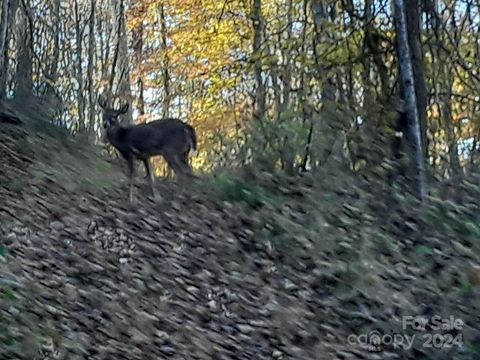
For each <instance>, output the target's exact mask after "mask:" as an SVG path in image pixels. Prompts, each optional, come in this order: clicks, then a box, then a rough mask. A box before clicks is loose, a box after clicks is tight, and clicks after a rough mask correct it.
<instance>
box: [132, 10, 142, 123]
mask: <svg viewBox="0 0 480 360" xmlns="http://www.w3.org/2000/svg"><path fill="white" fill-rule="evenodd" d="M133 8H134V9H135V11H136V12H135V17H137V18H139V19H142V18H143V16H145V7H144V4H143V3H142V1H136V2H135V5H134V7H133ZM143 33H144V31H143V21H142V20H141V21H139V22H138V24H137V25H136V26H135V27H134V28H133V29H132V40H133V46H132V47H133V53H134V56H135V76H136V80H135V83H136V85H137V91H138V95H137V99H136V106H137V109H138V112H139V113H140V116H142V115H145V99H144V85H143V74H142V71H143V67H142V61H143V36H144V34H143Z"/></svg>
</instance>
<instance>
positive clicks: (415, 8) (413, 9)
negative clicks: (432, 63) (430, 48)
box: [405, 0, 428, 157]
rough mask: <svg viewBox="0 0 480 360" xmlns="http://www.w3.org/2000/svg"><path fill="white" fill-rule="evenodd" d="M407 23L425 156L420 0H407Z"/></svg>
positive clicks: (425, 98)
mask: <svg viewBox="0 0 480 360" xmlns="http://www.w3.org/2000/svg"><path fill="white" fill-rule="evenodd" d="M405 6H406V8H405V10H406V24H407V29H408V44H409V46H410V56H411V61H412V69H413V79H414V85H415V95H416V98H417V110H418V118H419V122H420V133H421V136H422V137H421V140H422V151H423V154H424V157H426V155H427V150H428V139H427V106H428V95H427V84H426V81H425V73H424V66H423V52H422V44H421V33H420V13H421V11H420V2H419V1H418V0H405Z"/></svg>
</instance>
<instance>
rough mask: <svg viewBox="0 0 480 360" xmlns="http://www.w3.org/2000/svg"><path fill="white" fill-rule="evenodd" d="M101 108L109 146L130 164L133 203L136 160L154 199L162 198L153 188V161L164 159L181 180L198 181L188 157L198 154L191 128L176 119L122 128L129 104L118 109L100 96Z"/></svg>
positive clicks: (193, 131) (130, 199)
mask: <svg viewBox="0 0 480 360" xmlns="http://www.w3.org/2000/svg"><path fill="white" fill-rule="evenodd" d="M98 104H99V105H100V108H101V109H102V120H103V127H104V129H105V130H106V135H107V139H108V142H109V143H110V144H111V145H113V147H114V148H115V149H117V151H118V152H119V153H120V154H121V155H122V157H123V158H124V159H125V160H126V161H127V165H128V172H129V201H130V203H134V196H133V192H134V187H135V175H136V174H135V172H136V169H135V161H136V160H141V161H142V162H143V164H144V165H145V170H146V173H147V177H148V179H149V183H150V187H151V190H152V194H153V196H154V198H155V199H158V198H159V196H158V193H157V191H156V189H155V186H154V173H153V171H152V166H151V164H150V157H152V156H155V155H161V156H163V158H164V159H165V161H166V162H167V164H168V165H169V166H170V167H171V168H172V169H173V171H174V172H175V175H176V176H178V177H179V178H195V176H194V174H193V172H192V169H191V168H190V165H189V163H188V155H189V153H190V152H191V151H192V152H196V151H197V135H196V132H195V129H194V128H193V127H192V126H190V125H189V124H187V123H185V122H183V121H181V120H179V119H176V118H165V119H160V120H154V121H151V122H148V123H142V124H137V125H122V124H120V122H119V120H118V117H119V116H120V115H122V114H125V113H126V112H127V111H128V108H129V104H128V102H125V103H124V104H123V105H121V106H120V108H118V109H115V108H113V107H110V106H108V102H107V99H106V98H105V97H104V96H103V95H100V96H99V97H98Z"/></svg>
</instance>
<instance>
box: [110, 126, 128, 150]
mask: <svg viewBox="0 0 480 360" xmlns="http://www.w3.org/2000/svg"><path fill="white" fill-rule="evenodd" d="M124 131H125V129H124V128H122V127H121V126H120V125H116V126H111V127H109V128H108V129H107V138H108V141H109V142H110V144H112V145H113V146H115V147H116V148H119V147H121V145H122V137H123V133H124Z"/></svg>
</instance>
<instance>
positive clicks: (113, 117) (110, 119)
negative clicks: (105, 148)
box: [98, 95, 128, 129]
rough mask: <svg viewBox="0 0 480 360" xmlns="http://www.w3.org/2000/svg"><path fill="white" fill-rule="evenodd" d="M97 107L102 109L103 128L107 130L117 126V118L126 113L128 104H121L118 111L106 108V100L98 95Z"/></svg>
mask: <svg viewBox="0 0 480 360" xmlns="http://www.w3.org/2000/svg"><path fill="white" fill-rule="evenodd" d="M98 105H100V107H101V108H102V118H103V127H104V128H105V129H108V128H109V127H111V126H115V125H117V124H118V117H119V116H120V115H122V114H125V113H126V112H127V111H128V103H125V104H123V105H122V106H121V107H120V109H114V108H112V107H110V106H108V102H107V99H106V98H105V97H104V96H103V95H100V96H99V97H98Z"/></svg>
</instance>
